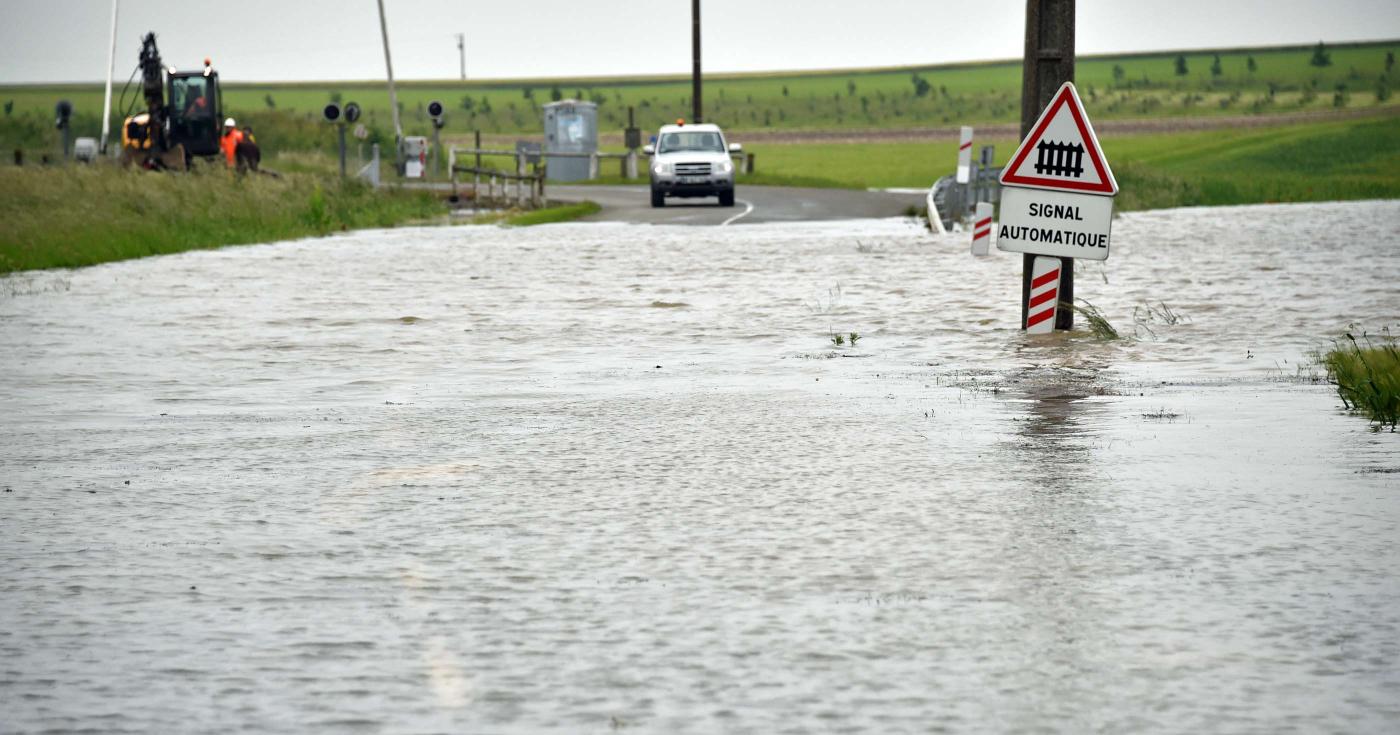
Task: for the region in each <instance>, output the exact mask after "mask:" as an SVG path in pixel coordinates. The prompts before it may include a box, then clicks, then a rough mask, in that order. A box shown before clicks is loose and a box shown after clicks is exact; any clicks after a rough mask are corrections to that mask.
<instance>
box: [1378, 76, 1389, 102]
mask: <svg viewBox="0 0 1400 735" xmlns="http://www.w3.org/2000/svg"><path fill="white" fill-rule="evenodd" d="M1388 99H1390V85H1389V84H1386V83H1385V80H1384V79H1382V80H1381V81H1380V82H1378V83H1377V84H1376V101H1377V102H1385V101H1386V100H1388Z"/></svg>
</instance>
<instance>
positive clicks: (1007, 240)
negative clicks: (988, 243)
mask: <svg viewBox="0 0 1400 735" xmlns="http://www.w3.org/2000/svg"><path fill="white" fill-rule="evenodd" d="M1001 185H1002V192H1001V219H1000V221H999V222H998V223H997V249H998V250H1006V251H1009V252H1017V253H1027V254H1029V255H1036V256H1053V257H1036V258H1035V259H1034V260H1033V261H1032V262H1031V263H1030V268H1029V272H1028V284H1027V287H1026V288H1024V289H1023V303H1024V314H1025V316H1024V317H1023V318H1022V326H1023V327H1024V328H1025V329H1026V330H1027V331H1029V332H1031V333H1040V332H1050V331H1053V329H1055V328H1057V327H1058V328H1060V329H1065V328H1067V327H1059V326H1058V325H1057V324H1056V322H1057V321H1059V320H1058V319H1054V320H1052V319H1051V318H1050V317H1051V316H1053V315H1054V314H1055V312H1056V305H1057V304H1058V303H1059V302H1060V301H1066V300H1067V299H1068V298H1071V297H1072V296H1068V295H1066V294H1065V291H1068V288H1066V287H1065V286H1063V284H1064V283H1065V282H1066V279H1067V277H1068V276H1069V274H1070V272H1071V271H1072V269H1073V267H1074V265H1073V260H1072V259H1073V258H1088V259H1090V260H1105V259H1107V258H1108V246H1109V235H1110V230H1111V228H1112V224H1113V197H1114V196H1115V195H1116V194H1117V193H1118V182H1117V181H1115V180H1114V178H1113V171H1112V170H1111V169H1110V168H1109V167H1108V159H1107V158H1105V157H1104V154H1103V150H1102V149H1101V148H1100V147H1099V140H1098V138H1097V137H1096V136H1095V135H1094V128H1093V126H1092V125H1090V124H1089V116H1088V115H1087V114H1086V113H1085V112H1084V105H1083V103H1081V102H1080V101H1079V94H1078V93H1077V92H1076V91H1075V89H1074V83H1073V82H1065V83H1064V84H1061V85H1060V88H1059V90H1058V91H1057V92H1056V93H1055V96H1054V97H1053V98H1052V99H1051V100H1050V104H1048V105H1046V107H1045V110H1044V111H1042V112H1041V113H1040V117H1039V118H1038V119H1037V120H1036V122H1035V124H1034V125H1033V126H1031V130H1030V133H1029V134H1028V135H1027V136H1026V138H1025V140H1022V141H1021V145H1020V146H1019V147H1018V148H1017V149H1016V152H1015V153H1014V154H1012V156H1011V160H1010V162H1009V163H1007V164H1006V168H1004V169H1002V172H1001ZM1057 258H1059V259H1064V260H1063V261H1058V260H1056V259H1057ZM1052 274H1053V276H1052Z"/></svg>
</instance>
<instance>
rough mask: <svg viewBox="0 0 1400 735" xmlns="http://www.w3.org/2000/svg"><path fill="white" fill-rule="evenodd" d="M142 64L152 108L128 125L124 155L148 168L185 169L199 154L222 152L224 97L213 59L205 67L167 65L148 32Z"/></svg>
mask: <svg viewBox="0 0 1400 735" xmlns="http://www.w3.org/2000/svg"><path fill="white" fill-rule="evenodd" d="M138 69H139V71H140V72H141V94H142V96H143V97H144V98H145V101H146V111H145V112H142V113H139V114H136V115H132V116H131V117H128V118H127V119H126V121H125V123H124V124H123V125H122V160H123V161H125V162H126V163H129V164H139V165H141V166H142V167H143V168H166V169H176V170H184V169H185V168H187V167H188V166H189V164H190V162H191V161H192V160H193V159H194V157H195V156H200V157H203V158H209V157H213V156H217V155H219V135H220V132H221V131H220V122H219V121H220V120H223V118H224V110H223V97H222V95H221V94H220V93H219V73H218V72H216V71H214V67H213V66H212V64H211V63H210V61H209V59H205V60H204V69H203V70H201V71H187V72H180V71H176V70H175V69H173V68H170V69H167V68H166V67H165V65H164V64H162V63H161V59H160V51H159V50H158V49H157V48H156V34H155V33H147V34H146V35H145V37H144V38H142V39H141V61H140V64H139V66H138Z"/></svg>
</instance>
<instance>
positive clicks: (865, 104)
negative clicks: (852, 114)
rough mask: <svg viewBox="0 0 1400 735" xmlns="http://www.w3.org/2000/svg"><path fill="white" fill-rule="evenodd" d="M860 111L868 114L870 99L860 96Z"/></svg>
mask: <svg viewBox="0 0 1400 735" xmlns="http://www.w3.org/2000/svg"><path fill="white" fill-rule="evenodd" d="M860 111H861V112H870V98H869V97H866V96H865V95H861V97H860Z"/></svg>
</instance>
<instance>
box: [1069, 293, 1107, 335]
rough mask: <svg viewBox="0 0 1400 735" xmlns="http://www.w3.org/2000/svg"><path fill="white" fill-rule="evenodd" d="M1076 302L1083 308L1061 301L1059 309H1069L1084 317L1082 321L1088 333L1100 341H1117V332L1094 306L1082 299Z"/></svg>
mask: <svg viewBox="0 0 1400 735" xmlns="http://www.w3.org/2000/svg"><path fill="white" fill-rule="evenodd" d="M1078 301H1079V302H1080V303H1082V304H1083V306H1080V305H1079V304H1071V303H1070V302H1068V301H1061V302H1060V308H1062V309H1071V310H1073V311H1074V312H1075V313H1077V314H1079V315H1080V316H1082V317H1084V321H1085V322H1087V323H1088V324H1089V331H1090V332H1092V333H1093V334H1094V336H1095V337H1097V338H1099V339H1101V340H1115V339H1118V336H1119V335H1118V330H1117V329H1114V328H1113V325H1112V324H1109V323H1108V317H1105V316H1104V315H1103V312H1101V311H1099V308H1098V307H1097V306H1094V305H1093V304H1091V303H1089V302H1088V301H1086V300H1084V299H1078Z"/></svg>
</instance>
